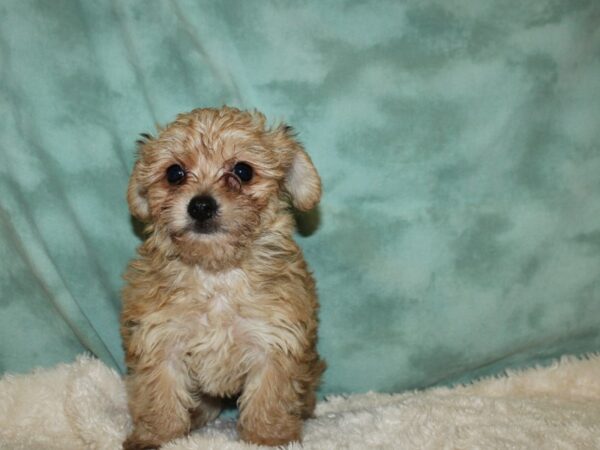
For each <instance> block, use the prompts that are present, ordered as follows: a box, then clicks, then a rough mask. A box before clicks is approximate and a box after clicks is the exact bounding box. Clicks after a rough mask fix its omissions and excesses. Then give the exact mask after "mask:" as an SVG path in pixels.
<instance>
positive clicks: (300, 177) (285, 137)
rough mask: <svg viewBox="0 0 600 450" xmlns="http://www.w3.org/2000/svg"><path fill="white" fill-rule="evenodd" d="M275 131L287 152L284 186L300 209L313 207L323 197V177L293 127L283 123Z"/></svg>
mask: <svg viewBox="0 0 600 450" xmlns="http://www.w3.org/2000/svg"><path fill="white" fill-rule="evenodd" d="M275 131H276V134H277V140H278V144H279V145H280V148H283V149H284V151H285V152H286V158H285V160H286V162H287V164H286V166H287V171H286V175H285V180H284V186H285V189H286V190H287V191H288V192H289V194H290V196H291V198H292V204H293V205H294V206H295V207H296V208H297V209H299V210H300V211H308V210H310V209H313V208H314V207H315V206H317V203H319V200H320V199H321V178H320V177H319V174H318V173H317V169H315V166H314V164H313V162H312V160H311V159H310V156H308V153H306V151H305V150H304V148H303V147H302V145H301V144H300V143H299V142H298V141H297V140H296V136H295V134H294V131H293V129H292V128H291V127H289V126H287V125H285V124H282V125H280V126H279V127H277V129H276V130H275Z"/></svg>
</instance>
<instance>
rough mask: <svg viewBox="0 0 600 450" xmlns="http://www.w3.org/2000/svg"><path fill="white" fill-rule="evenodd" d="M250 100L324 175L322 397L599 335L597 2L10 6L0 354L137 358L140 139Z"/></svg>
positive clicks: (516, 360) (13, 0)
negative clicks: (135, 217)
mask: <svg viewBox="0 0 600 450" xmlns="http://www.w3.org/2000/svg"><path fill="white" fill-rule="evenodd" d="M222 104H230V105H234V106H240V107H244V108H258V109H260V110H262V111H263V112H265V113H266V114H267V116H268V117H270V118H271V119H273V120H282V119H283V120H285V121H286V122H288V123H289V124H291V125H293V126H294V127H295V129H296V130H297V131H298V132H299V136H300V139H301V140H302V141H303V142H304V144H305V145H306V148H307V149H308V151H309V152H310V153H311V155H312V156H313V159H314V161H315V163H316V165H317V167H318V169H319V171H320V173H321V175H322V177H323V181H324V190H325V192H324V197H323V201H322V203H321V206H320V208H319V210H318V211H316V212H315V213H313V214H309V215H305V216H302V217H300V218H299V222H300V231H301V233H300V234H299V236H298V239H299V241H300V243H301V245H302V247H303V248H304V249H305V253H306V258H307V260H308V261H309V263H310V265H311V266H312V268H313V270H314V272H315V275H316V278H317V281H318V286H319V292H320V297H321V304H322V309H321V329H320V336H321V341H320V349H321V352H322V353H323V355H324V356H325V358H326V359H327V360H328V363H329V369H328V371H327V374H326V378H325V384H324V386H323V392H324V393H329V392H351V391H365V390H369V389H372V390H380V391H398V390H401V389H406V388H411V387H419V386H426V385H430V384H432V383H437V382H449V381H453V380H459V379H460V380H466V379H469V378H472V377H474V376H477V375H480V374H482V373H489V372H493V371H496V370H500V369H502V368H503V367H507V366H509V365H523V364H530V363H533V362H537V361H541V360H542V359H543V358H546V357H549V356H553V355H557V354H560V353H578V352H587V351H598V350H600V144H599V143H600V3H599V2H598V1H594V0H589V1H574V0H563V1H559V0H540V1H528V2H523V1H518V0H514V1H504V2H499V1H480V0H462V1H459V0H456V1H455V0H448V1H441V0H440V1H437V2H430V1H377V0H370V1H367V2H358V1H331V2H329V1H327V2H325V1H319V0H310V1H308V0H307V1H299V2H292V1H289V2H286V1H277V0H272V1H237V2H235V1H219V2H217V1H213V2H209V1H195V0H170V1H158V0H152V1H147V0H135V1H125V0H106V1H86V0H79V1H76V0H60V1H59V0H46V1H41V0H38V1H33V0H8V1H7V0H5V1H3V2H2V3H1V4H0V152H1V153H0V155H1V157H2V164H1V165H0V171H1V175H0V205H1V210H0V258H1V261H0V269H1V271H0V295H1V297H0V370H3V371H26V370H30V369H31V368H32V367H34V366H38V365H44V366H48V365H52V364H55V363H57V362H59V361H66V360H71V359H72V358H73V357H74V356H75V355H76V354H78V353H80V352H82V351H84V350H85V349H87V350H89V351H91V352H92V353H94V354H95V355H97V356H99V357H100V358H102V359H103V360H105V361H107V362H108V363H111V364H112V365H114V366H120V367H122V351H121V348H120V340H119V335H118V326H117V321H118V315H119V308H120V301H119V290H120V287H121V285H122V281H121V278H120V276H121V273H122V271H123V269H124V267H125V264H126V262H127V260H128V259H129V258H131V257H132V255H133V254H134V249H135V247H136V245H137V244H138V243H139V240H138V238H137V237H136V234H135V232H134V229H133V225H132V222H131V220H130V217H129V214H128V211H127V206H126V203H125V198H124V192H125V189H126V185H127V178H128V173H129V171H130V169H131V166H132V164H133V158H134V141H135V139H136V136H137V134H138V133H140V132H145V131H146V132H147V131H150V132H152V131H153V130H154V125H155V123H165V122H168V121H170V120H171V119H173V118H174V116H175V114H176V113H178V112H181V111H186V110H189V109H192V108H194V107H199V106H215V105H216V106H219V105H222Z"/></svg>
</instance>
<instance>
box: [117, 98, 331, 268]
mask: <svg viewBox="0 0 600 450" xmlns="http://www.w3.org/2000/svg"><path fill="white" fill-rule="evenodd" d="M144 137H145V139H144V140H143V141H141V142H139V144H140V148H139V157H138V160H137V161H136V163H135V166H134V169H133V173H132V175H131V178H130V181H129V188H128V192H127V200H128V202H129V209H130V211H131V213H132V215H133V216H134V217H136V218H137V219H139V220H140V221H142V222H145V223H149V224H151V229H153V230H154V232H155V233H154V234H156V235H160V236H161V239H163V240H167V241H168V242H163V243H162V245H163V246H167V247H168V246H171V247H172V249H171V250H172V251H171V254H174V255H176V256H177V257H180V258H181V259H182V260H184V261H186V262H188V263H201V264H204V265H205V266H208V267H220V266H224V265H227V263H228V262H229V263H231V262H232V261H233V260H234V259H235V258H236V257H239V255H240V254H241V253H242V252H243V251H244V249H245V248H246V247H248V245H250V244H251V242H252V241H253V240H254V239H256V238H257V237H258V236H259V235H260V234H261V232H263V231H264V230H265V229H266V228H268V227H270V226H271V225H272V224H273V223H274V220H275V219H276V218H277V216H278V215H279V214H281V213H282V212H283V209H284V208H285V205H286V201H288V200H290V201H291V202H292V204H293V205H294V206H295V207H296V208H298V209H300V210H309V209H311V208H313V207H314V206H315V205H316V204H317V203H318V201H319V199H320V196H321V182H320V179H319V176H318V174H317V171H316V170H315V167H314V166H313V164H312V162H311V160H310V158H309V156H308V155H307V154H306V152H305V151H304V149H303V148H302V146H301V145H300V144H299V143H298V141H296V140H295V138H294V136H293V134H292V133H291V130H290V128H289V127H287V126H285V125H280V126H278V127H275V128H272V129H271V128H267V127H266V125H265V117H264V116H263V115H262V114H261V113H258V112H247V111H240V110H238V109H234V108H229V107H224V108H221V109H196V110H194V111H192V112H190V113H187V114H181V115H179V116H178V117H177V119H176V120H175V121H174V122H173V123H171V124H169V125H168V126H167V127H165V128H164V129H162V130H161V131H160V133H159V135H158V136H157V137H156V138H153V137H151V136H148V135H144Z"/></svg>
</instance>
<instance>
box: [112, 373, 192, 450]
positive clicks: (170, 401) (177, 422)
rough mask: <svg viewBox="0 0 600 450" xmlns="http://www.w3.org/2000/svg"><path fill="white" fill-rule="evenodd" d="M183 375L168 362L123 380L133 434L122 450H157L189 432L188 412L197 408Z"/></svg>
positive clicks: (187, 381) (189, 419) (189, 420)
mask: <svg viewBox="0 0 600 450" xmlns="http://www.w3.org/2000/svg"><path fill="white" fill-rule="evenodd" d="M186 377H187V374H185V373H184V372H183V371H178V370H176V368H174V367H173V366H172V364H171V363H169V362H163V363H160V364H155V365H153V366H148V368H144V369H143V370H140V371H137V372H134V373H133V374H131V375H129V377H128V378H127V380H126V386H127V393H128V398H129V412H130V413H131V417H132V419H133V426H134V429H133V432H132V433H131V434H130V435H129V437H128V438H127V440H126V441H125V442H124V444H123V449H124V450H140V449H151V448H158V447H159V446H160V445H161V444H164V443H166V442H168V441H170V440H172V439H174V438H177V437H180V436H184V435H186V434H187V433H189V431H190V427H191V418H190V413H189V411H190V410H192V409H194V408H195V407H196V405H197V402H196V400H195V399H194V398H193V396H192V395H191V394H190V390H189V389H188V384H189V380H188V379H187V378H186Z"/></svg>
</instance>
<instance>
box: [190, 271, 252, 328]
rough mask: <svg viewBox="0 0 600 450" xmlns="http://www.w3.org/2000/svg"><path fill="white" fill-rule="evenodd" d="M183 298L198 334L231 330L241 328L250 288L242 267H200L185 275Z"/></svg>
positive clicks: (249, 298) (250, 295) (249, 297)
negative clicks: (221, 269)
mask: <svg viewBox="0 0 600 450" xmlns="http://www.w3.org/2000/svg"><path fill="white" fill-rule="evenodd" d="M184 293H185V295H184V298H183V299H182V301H183V302H185V304H186V306H187V309H188V314H187V319H189V321H190V322H191V323H190V325H191V326H192V328H195V329H196V330H197V332H198V333H199V334H203V333H210V334H216V333H217V334H218V333H225V334H231V335H232V336H231V337H235V335H236V331H241V330H240V329H241V328H242V327H243V325H244V322H245V321H246V320H247V319H245V318H244V317H243V316H242V315H241V310H242V306H243V305H245V304H249V303H251V297H252V294H251V290H250V287H249V284H248V280H247V277H246V275H245V274H244V272H243V271H241V270H239V269H236V270H231V271H229V272H226V273H219V274H211V273H205V272H203V271H201V270H199V269H197V270H195V271H193V272H191V273H190V274H188V276H187V277H186V283H185V289H184Z"/></svg>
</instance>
